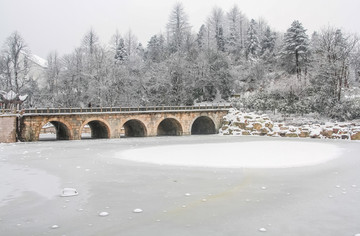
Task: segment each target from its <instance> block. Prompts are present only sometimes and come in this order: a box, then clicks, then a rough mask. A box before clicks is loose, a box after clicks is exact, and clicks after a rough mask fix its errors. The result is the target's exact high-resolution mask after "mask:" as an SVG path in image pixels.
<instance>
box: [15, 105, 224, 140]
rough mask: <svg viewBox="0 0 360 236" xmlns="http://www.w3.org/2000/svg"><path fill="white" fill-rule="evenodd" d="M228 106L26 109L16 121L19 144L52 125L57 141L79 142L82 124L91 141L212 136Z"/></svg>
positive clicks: (36, 138) (36, 137)
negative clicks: (87, 129) (89, 132)
mask: <svg viewBox="0 0 360 236" xmlns="http://www.w3.org/2000/svg"><path fill="white" fill-rule="evenodd" d="M230 108H231V106H229V105H211V106H155V107H125V108H121V107H107V108H100V107H99V108H85V109H84V108H46V109H36V108H35V109H26V110H23V111H22V112H21V115H20V116H19V120H18V137H19V139H20V140H21V141H37V140H39V136H40V131H41V129H42V127H43V126H44V125H45V124H47V123H51V124H53V125H54V127H55V129H56V139H58V140H79V139H81V134H82V131H83V129H84V126H85V125H89V127H90V129H91V138H95V139H100V138H120V136H122V135H125V136H126V137H147V136H166V135H169V136H170V135H171V136H174V135H192V134H215V133H217V132H218V130H219V128H220V127H221V123H222V119H223V117H224V116H225V115H226V114H227V112H228V110H229V109H230Z"/></svg>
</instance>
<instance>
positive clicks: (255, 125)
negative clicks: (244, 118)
mask: <svg viewBox="0 0 360 236" xmlns="http://www.w3.org/2000/svg"><path fill="white" fill-rule="evenodd" d="M253 127H254V129H255V130H261V129H262V124H260V123H258V122H256V123H254V124H253Z"/></svg>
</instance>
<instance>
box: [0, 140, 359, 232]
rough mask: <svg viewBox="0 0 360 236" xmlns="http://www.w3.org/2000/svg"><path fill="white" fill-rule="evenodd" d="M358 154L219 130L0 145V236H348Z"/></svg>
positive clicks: (355, 149)
mask: <svg viewBox="0 0 360 236" xmlns="http://www.w3.org/2000/svg"><path fill="white" fill-rule="evenodd" d="M359 153H360V145H359V142H356V141H342V140H337V141H335V140H311V139H304V140H299V139H295V140H294V139H287V138H273V137H272V138H268V137H244V136H241V137H238V136H220V135H209V136H187V137H186V136H182V137H154V138H127V139H112V140H83V141H57V142H35V143H15V144H0V173H1V175H0V176H1V178H0V186H1V188H0V201H1V202H0V229H1V235H68V236H69V235H130V236H131V235H136V236H139V235H175V236H177V235H261V234H266V235H277V236H278V235H294V236H297V235H301V236H303V235H314V236H315V235H316V236H317V235H356V234H358V233H360V225H359V219H360V202H359V200H358V199H359V197H360V171H359V169H360V158H359ZM139 158H140V159H139ZM204 166H206V167H204ZM290 166H293V167H291V168H286V167H290ZM295 166H296V167H295ZM249 167H252V168H249ZM259 167H261V168H259ZM69 189H70V190H72V191H76V194H70V195H66V197H62V196H61V195H63V196H64V194H63V193H64V191H68V190H69Z"/></svg>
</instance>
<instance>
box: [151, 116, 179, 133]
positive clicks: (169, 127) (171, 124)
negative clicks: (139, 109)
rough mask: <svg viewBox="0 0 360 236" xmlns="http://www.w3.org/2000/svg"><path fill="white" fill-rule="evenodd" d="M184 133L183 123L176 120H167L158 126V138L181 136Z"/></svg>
mask: <svg viewBox="0 0 360 236" xmlns="http://www.w3.org/2000/svg"><path fill="white" fill-rule="evenodd" d="M182 133H183V128H182V126H181V123H180V122H179V121H178V120H177V119H175V118H165V119H163V120H162V121H161V122H160V123H159V124H158V125H157V135H158V136H179V135H182Z"/></svg>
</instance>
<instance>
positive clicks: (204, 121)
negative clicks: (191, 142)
mask: <svg viewBox="0 0 360 236" xmlns="http://www.w3.org/2000/svg"><path fill="white" fill-rule="evenodd" d="M191 134H192V135H199V134H216V128H215V124H214V122H213V120H212V119H211V118H209V117H207V116H200V117H198V118H197V119H196V120H195V121H194V123H193V124H192V126H191Z"/></svg>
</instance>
